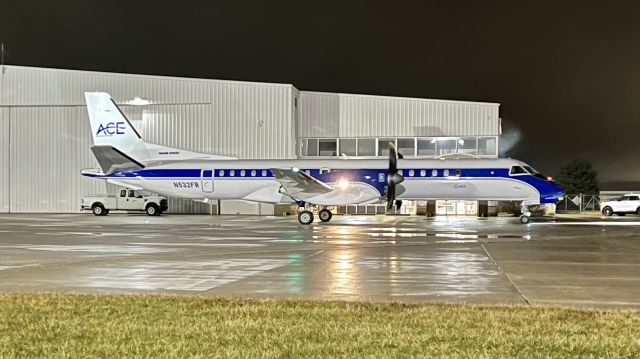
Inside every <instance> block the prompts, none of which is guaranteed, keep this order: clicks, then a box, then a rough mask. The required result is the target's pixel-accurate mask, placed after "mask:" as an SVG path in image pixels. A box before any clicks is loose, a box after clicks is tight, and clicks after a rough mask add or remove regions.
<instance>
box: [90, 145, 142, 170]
mask: <svg viewBox="0 0 640 359" xmlns="http://www.w3.org/2000/svg"><path fill="white" fill-rule="evenodd" d="M91 151H92V152H93V155H94V156H96V159H97V160H98V163H99V164H100V167H101V168H102V172H104V174H105V175H110V174H112V173H114V172H122V171H131V170H139V169H142V168H144V165H143V164H142V163H140V162H138V161H136V160H134V159H133V158H131V157H129V156H127V155H126V154H125V153H123V152H122V151H120V150H118V149H117V148H115V147H113V146H109V145H104V146H91Z"/></svg>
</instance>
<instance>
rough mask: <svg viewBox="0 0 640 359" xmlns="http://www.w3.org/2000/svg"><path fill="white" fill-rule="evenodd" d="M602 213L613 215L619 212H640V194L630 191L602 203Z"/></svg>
mask: <svg viewBox="0 0 640 359" xmlns="http://www.w3.org/2000/svg"><path fill="white" fill-rule="evenodd" d="M600 208H602V214H604V215H605V216H612V215H614V214H617V215H619V216H624V215H625V214H627V213H637V214H640V194H638V193H629V194H625V195H624V196H622V197H620V198H614V199H612V200H610V201H606V202H602V203H600Z"/></svg>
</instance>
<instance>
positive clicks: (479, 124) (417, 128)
mask: <svg viewBox="0 0 640 359" xmlns="http://www.w3.org/2000/svg"><path fill="white" fill-rule="evenodd" d="M300 107H301V109H300V115H301V117H300V128H299V129H298V133H299V135H300V137H382V136H390V137H396V136H397V137H404V136H407V137H413V136H482V135H491V136H497V135H499V121H500V120H499V104H494V103H476V102H462V101H446V100H428V99H414V98H400V97H383V96H365V95H350V94H331V93H319V92H307V91H302V92H300Z"/></svg>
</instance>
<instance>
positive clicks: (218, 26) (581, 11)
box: [0, 0, 640, 181]
mask: <svg viewBox="0 0 640 359" xmlns="http://www.w3.org/2000/svg"><path fill="white" fill-rule="evenodd" d="M0 41H2V42H4V43H5V46H6V48H7V50H8V52H9V53H10V57H8V58H7V63H9V64H15V65H25V66H41V67H54V68H69V69H79V70H95V71H111V72H124V73H140V74H153V75H170V76H186V77H202V78H213V79H230V80H248V81H266V82H281V83H292V84H294V85H295V86H296V87H297V88H298V89H300V90H312V91H330V92H347V93H364V94H376V95H393V96H410V97H425V98H437V99H454V100H471V101H490V102H499V103H501V107H500V112H501V117H502V120H503V130H504V133H505V136H504V138H503V143H504V144H507V142H509V141H510V140H512V139H517V138H518V137H519V138H520V140H519V141H517V142H516V143H515V144H514V145H513V146H512V147H511V148H510V149H508V150H507V151H506V155H507V156H510V157H514V158H518V159H521V160H524V161H526V162H529V163H530V164H532V165H533V166H534V167H537V168H538V169H540V170H542V171H543V172H546V173H549V174H552V175H555V174H556V173H557V172H558V170H559V167H560V165H561V164H562V163H563V162H564V161H566V160H567V159H569V158H572V157H576V156H582V157H585V158H587V159H589V160H591V161H592V162H593V163H594V165H595V166H596V168H597V169H598V170H599V172H600V178H601V179H602V180H609V181H611V180H615V181H640V166H639V162H640V161H639V160H638V158H639V155H638V154H639V153H640V141H639V140H638V139H639V138H640V2H638V1H620V0H615V1H599V2H596V1H513V0H510V1H487V0H483V1H446V0H440V1H400V0H393V1H352V2H349V1H335V2H333V1H314V2H311V1H300V0H298V1H290V2H289V1H266V0H262V1H238V0H233V1H224V2H223V1H206V2H195V1H182V2H180V1H168V2H167V1H89V0H85V1H78V2H75V1H74V2H68V1H67V2H63V1H60V2H58V1H47V2H45V1H32V2H31V1H13V2H12V1H3V3H2V5H0Z"/></svg>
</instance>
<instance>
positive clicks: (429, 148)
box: [418, 138, 437, 156]
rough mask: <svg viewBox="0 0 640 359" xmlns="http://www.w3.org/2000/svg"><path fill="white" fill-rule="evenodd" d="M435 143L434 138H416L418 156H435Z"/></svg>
mask: <svg viewBox="0 0 640 359" xmlns="http://www.w3.org/2000/svg"><path fill="white" fill-rule="evenodd" d="M436 143H437V141H436V139H435V138H418V156H435V155H436Z"/></svg>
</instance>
